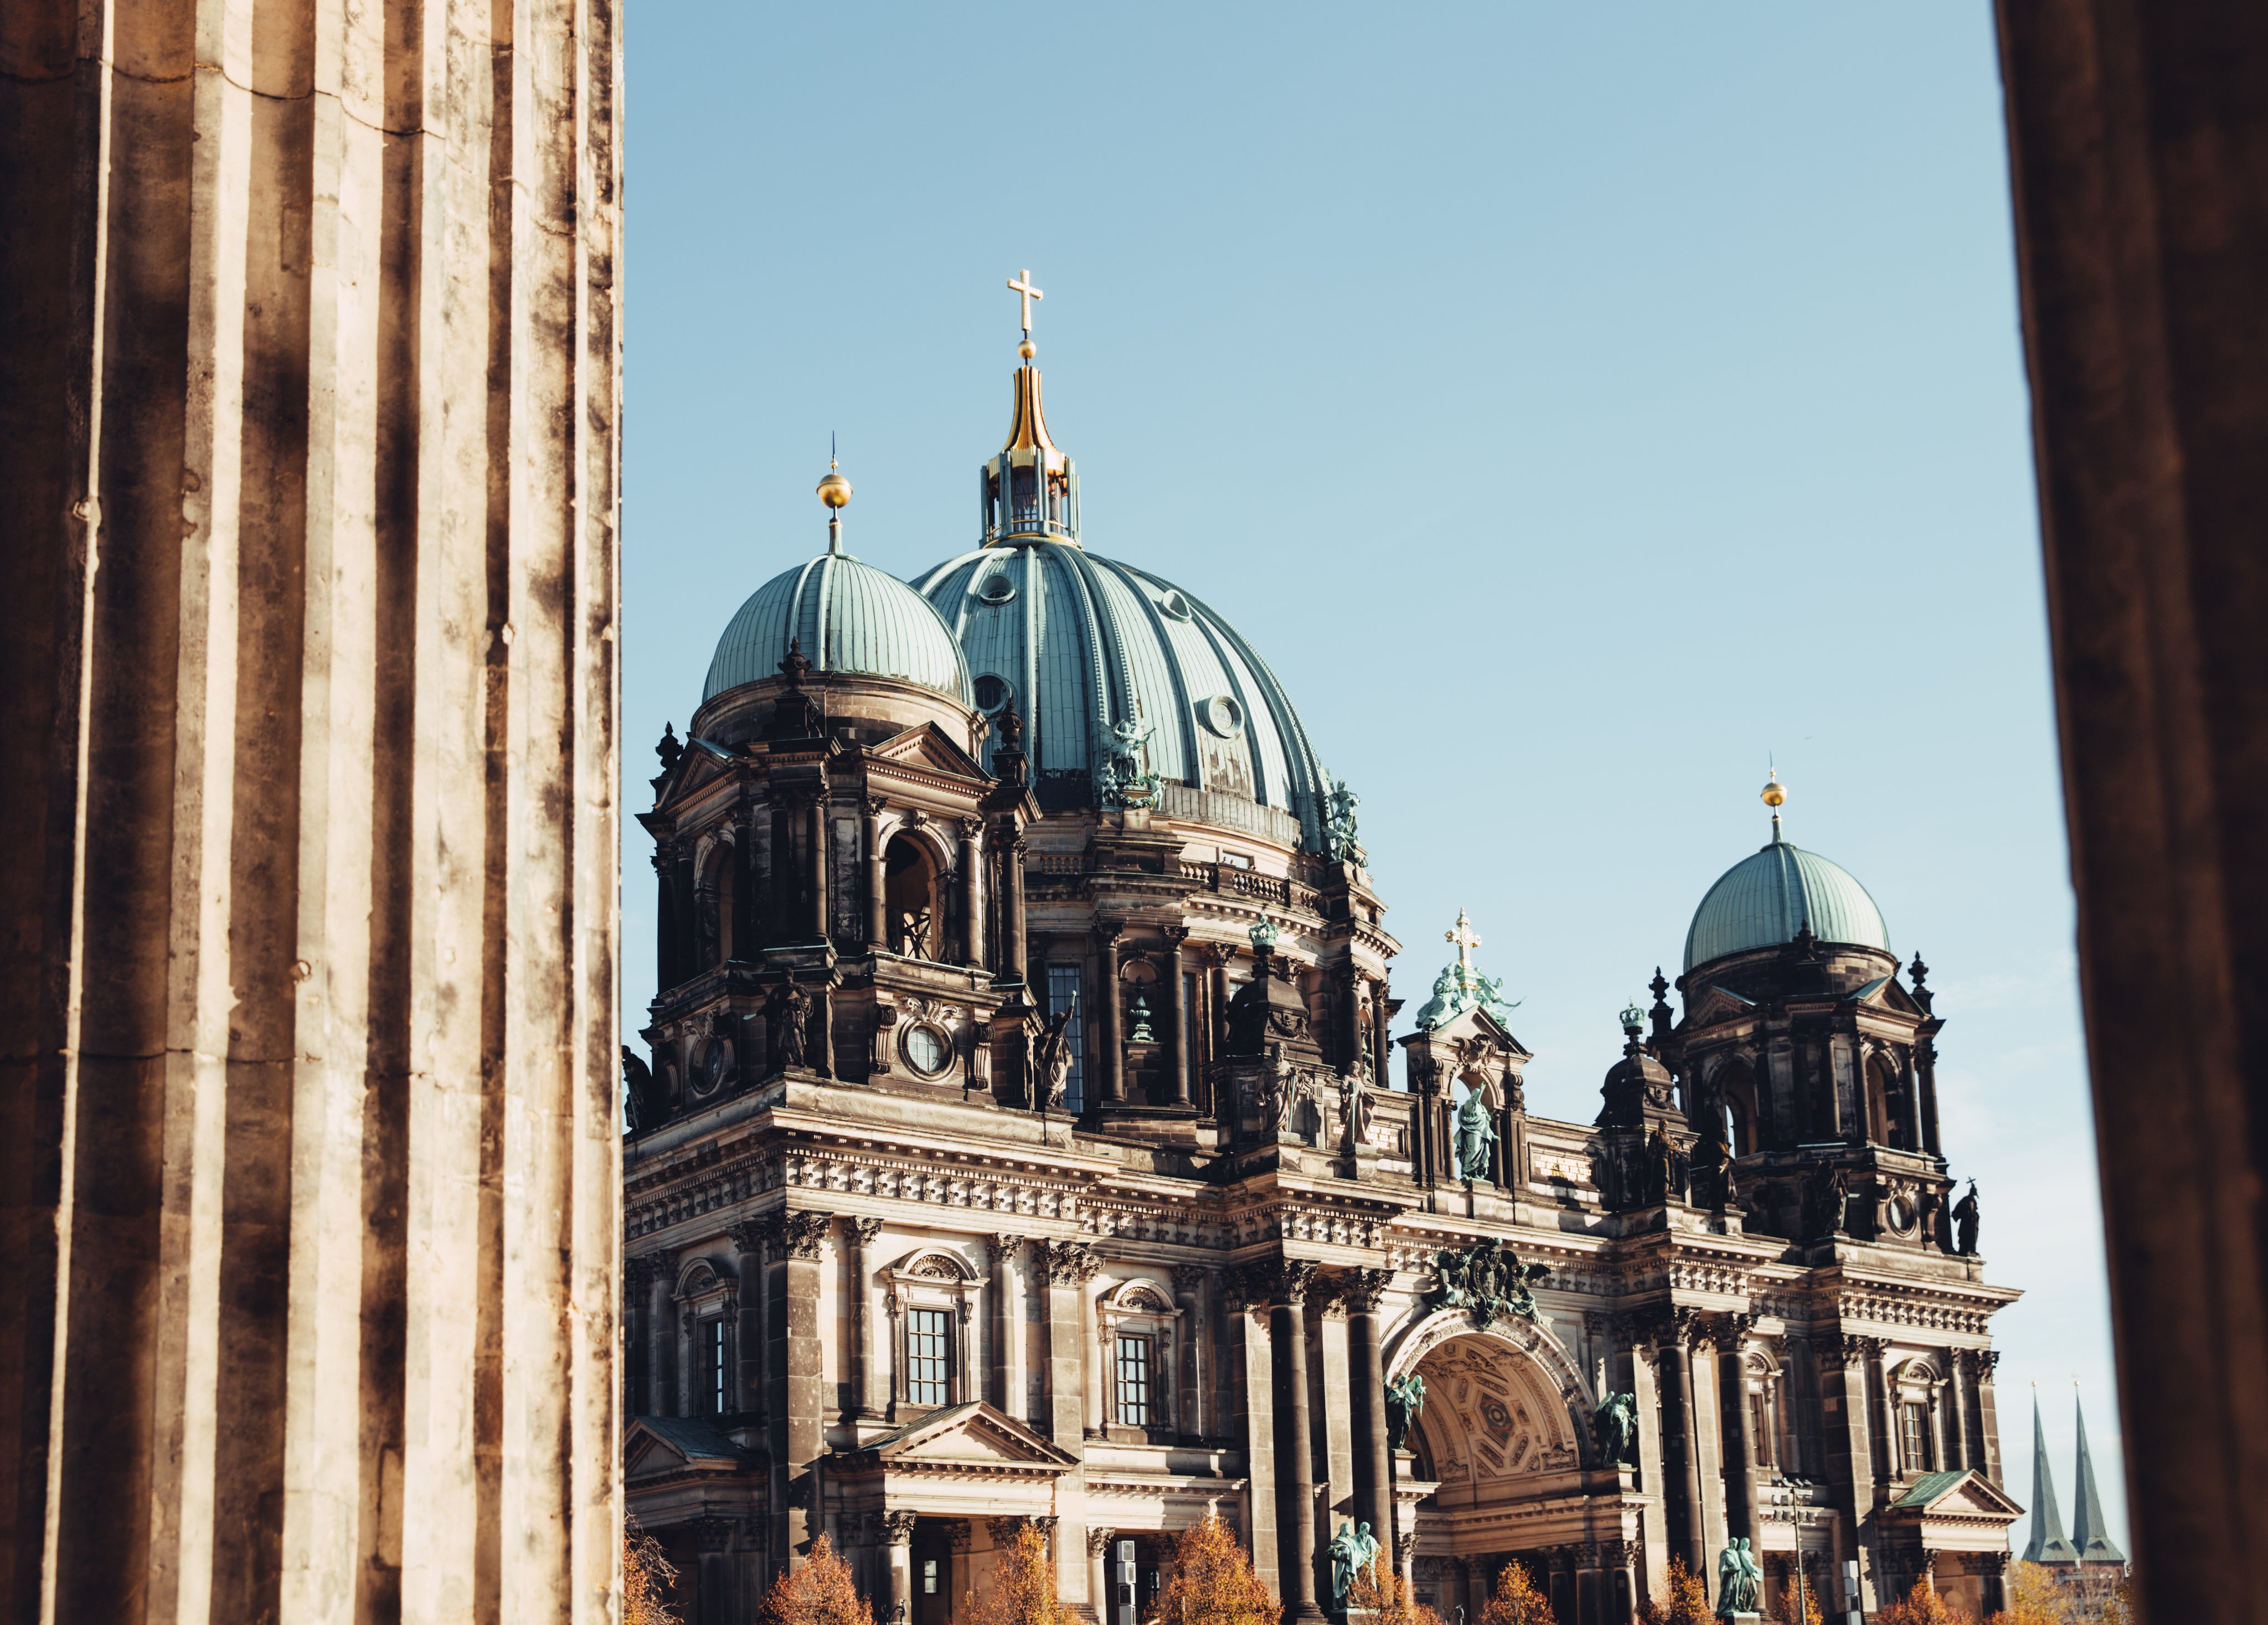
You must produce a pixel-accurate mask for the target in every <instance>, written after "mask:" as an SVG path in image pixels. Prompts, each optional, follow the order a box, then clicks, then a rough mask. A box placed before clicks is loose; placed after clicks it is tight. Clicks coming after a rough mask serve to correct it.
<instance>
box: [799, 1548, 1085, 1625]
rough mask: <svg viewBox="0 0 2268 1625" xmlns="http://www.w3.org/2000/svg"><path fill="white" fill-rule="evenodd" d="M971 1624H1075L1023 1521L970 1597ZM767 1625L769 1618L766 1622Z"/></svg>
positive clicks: (1051, 1567) (1052, 1570) (1052, 1571)
mask: <svg viewBox="0 0 2268 1625" xmlns="http://www.w3.org/2000/svg"><path fill="white" fill-rule="evenodd" d="M969 1619H970V1621H971V1625H1077V1621H1076V1616H1074V1615H1073V1614H1072V1613H1071V1610H1070V1609H1069V1608H1067V1607H1064V1605H1063V1603H1062V1602H1061V1601H1060V1600H1058V1599H1057V1596H1056V1566H1055V1564H1054V1563H1053V1562H1051V1561H1050V1560H1049V1556H1048V1538H1047V1536H1045V1535H1043V1534H1042V1533H1040V1532H1039V1530H1038V1529H1037V1528H1036V1527H1035V1526H1033V1525H1030V1524H1026V1525H1025V1526H1023V1527H1022V1528H1021V1529H1019V1530H1018V1531H1017V1532H1016V1538H1015V1539H1014V1540H1011V1541H1010V1542H1009V1543H1008V1544H1007V1545H1006V1546H1005V1547H1004V1548H1001V1549H1000V1551H999V1552H998V1554H997V1555H996V1556H995V1557H994V1560H993V1564H992V1582H991V1585H990V1586H989V1587H988V1588H987V1589H985V1590H983V1591H981V1592H976V1593H974V1594H973V1595H972V1597H971V1599H970V1612H969ZM767 1625H770V1622H769V1621H768V1622H767Z"/></svg>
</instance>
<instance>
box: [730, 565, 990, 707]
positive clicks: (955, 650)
mask: <svg viewBox="0 0 2268 1625" xmlns="http://www.w3.org/2000/svg"><path fill="white" fill-rule="evenodd" d="M790 639H794V640H796V641H797V642H798V643H799V644H800V645H801V647H802V650H803V658H805V659H806V660H808V661H810V662H811V669H812V670H813V671H814V672H855V673H864V674H866V675H869V676H873V677H894V678H896V679H897V680H899V681H901V682H908V683H914V684H917V685H919V686H920V687H922V688H934V689H936V690H937V691H938V692H939V693H940V694H949V695H952V696H953V697H954V699H956V700H958V701H960V702H961V703H962V704H963V705H967V704H968V703H969V702H970V695H969V690H968V661H967V660H965V659H964V658H962V657H961V644H960V643H959V642H957V641H956V640H955V639H954V636H953V633H952V632H951V630H950V629H947V628H946V624H945V621H944V619H943V618H942V617H941V616H939V614H938V613H937V611H936V610H935V609H933V608H932V607H930V602H929V600H928V599H925V598H924V597H923V596H922V595H921V594H920V593H918V592H915V591H914V590H913V589H912V588H911V587H909V586H908V585H906V584H905V583H904V582H902V581H901V580H899V579H898V578H897V577H895V576H893V575H890V574H888V573H887V571H884V570H876V569H875V568H874V567H873V565H872V564H867V563H862V562H860V561H858V559H855V558H853V557H851V555H849V554H847V553H822V554H821V555H819V556H818V557H817V558H815V559H814V560H812V561H811V562H809V563H807V564H800V565H798V566H797V567H796V568H795V569H793V570H787V571H784V572H783V573H782V574H780V575H777V576H774V577H772V578H771V579H770V581H767V582H766V583H764V585H762V586H760V587H758V588H757V589H756V590H755V592H752V593H750V594H749V595H748V601H747V603H745V604H743V605H741V606H740V613H739V614H736V615H734V616H733V619H732V621H731V622H730V623H729V624H728V625H727V626H726V627H725V635H724V636H722V637H720V638H718V640H717V653H716V656H715V658H712V659H711V661H710V662H709V680H708V681H707V682H706V683H705V684H703V686H702V690H701V698H702V701H703V703H704V704H705V703H706V702H709V701H711V700H713V699H715V698H716V697H717V696H718V695H720V694H722V693H724V692H725V690H726V689H727V688H739V687H740V685H741V684H742V683H755V682H762V680H764V679H766V678H768V677H777V676H778V675H779V674H780V673H779V663H780V662H781V661H782V660H784V659H785V658H787V649H788V642H789V640H790Z"/></svg>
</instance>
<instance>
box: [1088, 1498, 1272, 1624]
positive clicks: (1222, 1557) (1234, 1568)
mask: <svg viewBox="0 0 2268 1625" xmlns="http://www.w3.org/2000/svg"><path fill="white" fill-rule="evenodd" d="M1098 1608H1099V1604H1098ZM1283 1612H1284V1610H1283V1607H1282V1606H1281V1605H1279V1604H1278V1602H1277V1600H1276V1599H1275V1598H1274V1596H1272V1595H1271V1594H1270V1592H1269V1590H1268V1583H1267V1582H1266V1581H1265V1580H1263V1579H1262V1578H1261V1577H1260V1576H1259V1575H1258V1574H1257V1573H1256V1571H1255V1570H1254V1569H1253V1567H1252V1559H1251V1558H1250V1557H1249V1556H1248V1555H1246V1554H1245V1550H1244V1548H1243V1547H1242V1546H1241V1545H1240V1544H1239V1543H1238V1541H1237V1539H1236V1537H1235V1536H1234V1535H1233V1534H1231V1533H1229V1532H1228V1528H1227V1526H1226V1525H1224V1524H1223V1523H1222V1522H1221V1521H1220V1520H1219V1518H1206V1519H1205V1520H1204V1522H1203V1523H1201V1524H1192V1525H1191V1526H1189V1527H1188V1528H1187V1529H1184V1530H1182V1533H1180V1534H1179V1535H1177V1536H1176V1537H1175V1540H1174V1577H1173V1578H1172V1579H1171V1580H1170V1581H1168V1582H1167V1585H1166V1587H1165V1589H1164V1590H1163V1591H1160V1592H1159V1593H1158V1595H1157V1597H1156V1598H1155V1599H1153V1601H1152V1606H1151V1609H1150V1616H1149V1617H1150V1620H1151V1621H1152V1625H1180V1622H1181V1621H1183V1620H1202V1621H1204V1622H1205V1625H1276V1622H1277V1621H1278V1618H1279V1617H1280V1616H1281V1615H1282V1614H1283Z"/></svg>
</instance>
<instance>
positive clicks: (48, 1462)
mask: <svg viewBox="0 0 2268 1625" xmlns="http://www.w3.org/2000/svg"><path fill="white" fill-rule="evenodd" d="M0 69H4V71H0V129H5V130H6V131H7V153H6V157H5V159H4V161H0V218H5V219H6V220H7V221H8V223H9V224H8V227H7V230H6V231H5V232H0V288H4V289H5V290H6V296H5V297H6V303H7V307H8V315H7V318H6V320H4V321H0V376H4V378H5V379H6V380H7V386H6V389H5V391H4V392H0V393H4V399H0V536H4V537H5V538H6V541H5V545H4V546H0V852H4V853H5V854H6V862H5V864H0V923H4V929H0V1147H4V1148H5V1156H6V1162H5V1177H4V1178H0V1257H5V1258H6V1260H7V1261H8V1267H7V1268H6V1270H5V1271H4V1273H0V1483H4V1484H5V1485H7V1486H8V1489H7V1491H6V1496H7V1502H6V1505H7V1511H6V1514H5V1516H4V1518H0V1523H4V1524H5V1525H6V1526H7V1527H8V1528H10V1529H11V1531H12V1532H13V1535H14V1538H13V1539H11V1540H8V1541H6V1542H5V1543H4V1544H0V1599H4V1600H0V1610H4V1612H5V1613H6V1614H7V1615H8V1617H11V1618H33V1617H41V1616H42V1615H44V1616H45V1617H49V1618H54V1619H59V1620H74V1621H96V1620H101V1621H114V1620H115V1621H126V1620H144V1619H159V1618H163V1619H166V1620H168V1621H205V1620H250V1619H262V1618H265V1619H291V1620H300V1619H310V1618H314V1617H318V1616H320V1617H325V1618H331V1617H345V1616H347V1615H349V1614H366V1615H368V1616H372V1617H376V1616H379V1615H383V1614H388V1613H398V1614H401V1615H402V1616H405V1617H411V1616H414V1617H427V1616H431V1615H433V1614H438V1613H440V1612H443V1611H445V1605H444V1604H443V1602H442V1601H441V1599H440V1588H442V1587H443V1586H445V1585H447V1586H456V1587H461V1588H462V1592H461V1597H462V1600H461V1601H460V1602H459V1603H456V1604H452V1605H448V1606H452V1607H462V1608H464V1609H466V1610H472V1609H475V1608H476V1607H486V1608H488V1609H490V1611H494V1610H495V1609H496V1608H497V1606H498V1599H509V1600H508V1603H507V1604H506V1605H505V1606H507V1607H508V1608H509V1610H510V1611H511V1612H512V1613H513V1614H516V1615H517V1616H519V1617H520V1618H524V1619H527V1620H530V1621H533V1620H538V1619H545V1620H559V1621H567V1620H595V1619H598V1618H600V1616H601V1615H602V1614H605V1613H606V1612H608V1609H609V1608H610V1607H611V1603H610V1601H609V1598H610V1597H611V1596H612V1594H613V1590H614V1586H615V1574H616V1570H617V1566H618V1563H619V1561H620V1556H619V1552H620V1548H619V1533H618V1519H619V1512H620V1502H619V1496H618V1494H617V1487H616V1483H615V1474H616V1470H617V1450H616V1443H617V1439H618V1437H619V1416H618V1415H617V1412H616V1405H617V1400H618V1393H619V1387H620V1385H619V1384H618V1382H617V1381H616V1380H615V1358H616V1353H617V1349H618V1329H619V1328H618V1327H617V1324H616V1314H617V1313H618V1304H619V1301H620V1299H619V1290H618V1287H617V1283H616V1267H617V1264H618V1261H619V1260H618V1249H619V1246H620V1234H621V1222H620V1191H621V1146H620V1136H619V1131H618V1129H617V1126H616V1125H617V1119H616V1102H617V1091H618V1087H619V1073H618V1064H619V1061H618V1056H619V1039H618V1035H617V1033H616V1031H615V1009H614V994H613V990H614V985H615V979H616V972H617V968H618V967H617V965H616V962H615V955H616V948H617V925H616V913H615V909H616V889H617V878H616V857H615V854H616V849H617V844H618V842H617V837H618V833H619V832H618V828H617V825H618V819H619V809H618V807H617V805H616V790H615V781H616V774H615V766H614V762H615V754H616V748H617V741H616V739H615V733H614V729H615V683H616V665H615V659H616V651H617V647H618V645H617V642H616V638H617V630H618V628H617V621H616V604H615V584H616V579H617V569H616V556H617V555H616V540H615V518H616V494H615V458H616V439H615V430H616V423H617V403H618V398H619V395H618V365H617V360H618V356H619V349H620V345H619V334H618V328H617V327H616V322H617V316H618V312H617V309H616V305H615V298H616V291H617V290H616V284H615V266H616V261H617V256H618V254H619V249H620V230H621V216H620V204H619V193H618V179H619V163H618V153H617V148H616V144H615V143H616V136H617V131H616V128H615V96H616V87H617V84H618V57H617V35H616V32H615V12H614V10H613V7H612V6H611V4H608V0H528V3H527V4H521V5H518V6H516V7H514V8H510V9H506V10H504V11H491V10H490V8H487V7H468V6H463V5H440V4H410V3H409V0H370V4H367V5H363V6H358V7H356V8H352V9H350V8H347V7H345V6H342V5H340V4H334V3H333V0H272V3H269V0H263V3H262V4H258V5H254V4H247V3H246V0H203V4H199V5H197V6H195V7H189V6H182V5H158V6H149V7H136V6H128V7H114V6H93V7H89V6H85V5H81V4H77V3H76V0H10V4H8V5H7V6H6V7H5V9H4V11H0Z"/></svg>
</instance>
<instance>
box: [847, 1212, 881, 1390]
mask: <svg viewBox="0 0 2268 1625" xmlns="http://www.w3.org/2000/svg"><path fill="white" fill-rule="evenodd" d="M881 1230H882V1221H881V1220H880V1219H878V1218H854V1219H852V1220H851V1364H852V1366H853V1375H852V1377H851V1384H852V1386H851V1393H853V1394H854V1395H856V1396H857V1397H856V1398H855V1399H853V1400H852V1401H851V1404H852V1407H853V1408H852V1411H851V1415H852V1417H853V1418H854V1419H858V1418H865V1417H873V1416H880V1415H881V1414H882V1394H881V1383H880V1375H881V1371H880V1366H881V1362H880V1361H879V1360H877V1359H876V1358H875V1357H874V1315H873V1295H874V1261H873V1244H874V1238H875V1237H876V1236H878V1235H880V1233H881Z"/></svg>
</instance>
